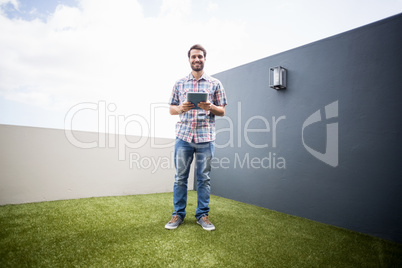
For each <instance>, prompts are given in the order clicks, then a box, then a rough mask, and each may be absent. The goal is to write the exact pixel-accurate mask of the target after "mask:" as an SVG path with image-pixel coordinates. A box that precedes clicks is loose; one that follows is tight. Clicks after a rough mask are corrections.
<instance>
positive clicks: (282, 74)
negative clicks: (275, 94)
mask: <svg viewBox="0 0 402 268" xmlns="http://www.w3.org/2000/svg"><path fill="white" fill-rule="evenodd" d="M269 86H270V87H272V88H273V89H285V88H286V69H285V68H283V67H282V66H276V67H272V68H269Z"/></svg>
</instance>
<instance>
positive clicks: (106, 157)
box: [0, 125, 193, 205]
mask: <svg viewBox="0 0 402 268" xmlns="http://www.w3.org/2000/svg"><path fill="white" fill-rule="evenodd" d="M173 142H174V140H171V139H150V138H146V137H145V138H144V137H135V136H123V135H109V134H107V135H106V134H102V133H101V134H98V133H93V132H79V131H73V132H68V131H67V132H66V131H64V130H57V129H45V128H33V127H21V126H11V125H0V152H1V153H0V205H3V204H18V203H27V202H39V201H50V200H59V199H72V198H84V197H95V196H114V195H131V194H147V193H157V192H170V191H172V189H173V182H174V162H173ZM169 144H171V146H166V145H169ZM85 147H87V148H85ZM136 147H139V148H136ZM158 147H166V148H158ZM189 183H192V180H190V182H189ZM192 187H193V186H192V185H189V188H190V189H192Z"/></svg>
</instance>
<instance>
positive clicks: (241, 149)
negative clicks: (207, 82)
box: [212, 15, 402, 243]
mask: <svg viewBox="0 0 402 268" xmlns="http://www.w3.org/2000/svg"><path fill="white" fill-rule="evenodd" d="M401 29H402V15H397V16H394V17H391V18H388V19H385V20H382V21H379V22H376V23H374V24H370V25H367V26H364V27H361V28H358V29H355V30H352V31H349V32H345V33H343V34H340V35H336V36H333V37H330V38H327V39H324V40H321V41H318V42H314V43H311V44H308V45H305V46H302V47H299V48H296V49H293V50H290V51H286V52H284V53H280V54H277V55H273V56H270V57H267V58H264V59H261V60H258V61H255V62H251V63H249V64H246V65H243V66H239V67H237V68H234V69H231V70H228V71H225V72H222V73H219V74H216V75H215V77H216V78H218V79H220V80H221V82H222V83H223V85H224V87H225V89H226V91H227V94H228V99H229V102H230V103H229V105H228V106H227V108H226V112H227V116H226V117H224V118H221V119H218V122H217V126H218V128H219V134H218V137H217V145H218V146H220V147H221V148H220V149H219V148H218V149H217V150H216V157H217V158H216V161H215V163H214V170H213V182H212V192H213V194H216V195H219V196H223V197H227V198H231V199H235V200H239V201H242V202H246V203H251V204H255V205H258V206H262V207H266V208H269V209H273V210H277V211H281V212H284V213H288V214H292V215H297V216H301V217H305V218H308V219H312V220H316V221H319V222H323V223H327V224H332V225H336V226H340V227H344V228H348V229H352V230H355V231H359V232H363V233H367V234H370V235H374V236H378V237H382V238H386V239H390V240H394V241H398V242H400V243H402V213H401V211H402V195H401V193H402V170H401V149H402V146H401V139H402V106H401V100H402V75H401V72H402V53H401V47H402V31H401ZM272 42H280V40H272ZM267 45H269V44H267ZM245 53H246V52H245ZM278 65H281V66H283V67H285V68H287V70H288V88H287V89H285V90H281V91H277V90H274V89H271V88H270V87H269V86H268V84H269V79H268V72H269V68H270V67H274V66H278ZM267 224H269V223H267Z"/></svg>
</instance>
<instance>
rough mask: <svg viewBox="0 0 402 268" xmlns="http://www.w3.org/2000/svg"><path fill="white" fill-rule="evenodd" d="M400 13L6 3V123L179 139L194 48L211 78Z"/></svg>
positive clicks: (1, 118) (138, 1) (363, 7)
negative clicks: (180, 97)
mask: <svg viewBox="0 0 402 268" xmlns="http://www.w3.org/2000/svg"><path fill="white" fill-rule="evenodd" d="M401 12H402V0H304V1H299V0H282V1H277V0H276V1H273V0H248V1H236V0H197V1H195V0H114V1H106V0H57V1H56V0H0V124H10V125H22V126H34V127H45V128H57V129H66V128H69V129H75V130H86V131H95V132H97V131H99V132H110V133H119V134H134V135H143V136H144V135H145V136H156V137H165V138H174V125H175V122H176V121H177V120H178V116H171V115H169V113H168V105H167V103H168V100H169V97H170V93H171V90H172V88H173V85H174V83H175V81H177V80H178V79H180V78H182V77H184V76H186V75H188V74H189V73H190V71H191V69H190V65H189V63H188V58H187V51H188V49H189V48H190V47H191V46H192V45H193V44H197V43H199V44H202V45H203V46H204V47H205V48H206V49H207V57H206V59H207V60H206V63H205V72H206V73H208V74H210V75H213V74H216V73H219V72H222V71H225V70H228V69H231V68H234V67H237V66H239V65H243V64H246V63H249V62H252V61H255V60H258V59H261V58H265V57H268V56H271V55H274V54H277V53H280V52H283V51H287V50H289V49H292V48H296V47H299V46H302V45H305V44H308V43H311V42H314V41H318V40H321V39H324V38H327V37H330V36H333V35H336V34H339V33H342V32H345V31H348V30H351V29H355V28H358V27H360V26H363V25H366V24H369V23H372V22H375V21H378V20H381V19H384V18H387V17H390V16H392V15H396V14H399V13H401ZM228 90H229V89H228ZM229 105H230V100H229Z"/></svg>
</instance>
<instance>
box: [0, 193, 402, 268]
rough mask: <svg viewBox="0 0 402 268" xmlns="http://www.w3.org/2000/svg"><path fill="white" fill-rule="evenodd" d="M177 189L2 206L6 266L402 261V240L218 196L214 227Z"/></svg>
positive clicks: (0, 232) (0, 240)
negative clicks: (182, 214)
mask: <svg viewBox="0 0 402 268" xmlns="http://www.w3.org/2000/svg"><path fill="white" fill-rule="evenodd" d="M196 204H197V200H196V193H195V192H194V191H190V192H189V198H188V208H187V218H186V219H185V221H184V223H183V224H182V225H181V226H180V227H179V228H178V229H176V230H165V229H164V225H165V224H166V223H167V222H168V221H169V220H170V218H171V212H172V209H173V205H172V193H163V194H150V195H135V196H119V197H101V198H88V199H78V200H65V201H54V202H43V203H34V204H22V205H6V206H1V207H0V267H402V245H401V244H397V243H393V242H390V241H386V240H382V239H379V238H375V237H371V236H367V235H364V234H360V233H356V232H352V231H349V230H345V229H341V228H337V227H333V226H329V225H325V224H321V223H317V222H313V221H310V220H307V219H303V218H298V217H294V216H290V215H286V214H283V213H278V212H275V211H271V210H268V209H265V208H260V207H257V206H253V205H248V204H244V203H240V202H237V201H233V200H229V199H225V198H221V197H217V196H212V197H211V203H210V207H211V213H210V219H211V221H212V223H213V224H214V225H215V226H216V230H215V231H212V232H208V231H205V230H203V229H202V228H201V227H200V226H199V225H198V224H197V223H196V221H195V218H194V212H195V208H196Z"/></svg>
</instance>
